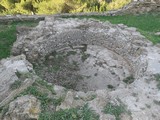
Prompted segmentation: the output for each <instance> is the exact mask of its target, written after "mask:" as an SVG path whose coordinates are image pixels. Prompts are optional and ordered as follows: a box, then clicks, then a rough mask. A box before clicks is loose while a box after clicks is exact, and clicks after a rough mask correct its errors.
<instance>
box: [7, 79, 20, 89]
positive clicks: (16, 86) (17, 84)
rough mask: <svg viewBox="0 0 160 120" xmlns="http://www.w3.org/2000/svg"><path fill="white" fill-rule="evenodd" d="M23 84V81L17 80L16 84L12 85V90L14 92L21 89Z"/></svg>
mask: <svg viewBox="0 0 160 120" xmlns="http://www.w3.org/2000/svg"><path fill="white" fill-rule="evenodd" d="M21 84H22V81H21V80H16V81H14V83H12V84H11V85H10V88H11V89H12V90H15V89H17V88H19V87H20V86H21Z"/></svg>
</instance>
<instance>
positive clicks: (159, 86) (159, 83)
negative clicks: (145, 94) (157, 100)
mask: <svg viewBox="0 0 160 120" xmlns="http://www.w3.org/2000/svg"><path fill="white" fill-rule="evenodd" d="M154 77H155V79H156V81H157V82H158V84H157V88H158V89H160V74H155V75H154Z"/></svg>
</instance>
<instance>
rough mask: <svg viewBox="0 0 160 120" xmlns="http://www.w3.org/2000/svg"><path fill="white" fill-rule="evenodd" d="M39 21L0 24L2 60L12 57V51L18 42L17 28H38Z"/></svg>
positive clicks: (0, 54)
mask: <svg viewBox="0 0 160 120" xmlns="http://www.w3.org/2000/svg"><path fill="white" fill-rule="evenodd" d="M37 23H38V22H37V21H23V22H22V21H21V22H9V23H0V59H2V58H6V57H9V56H10V50H11V47H12V45H13V43H14V42H15V41H16V26H22V25H23V26H36V25H37Z"/></svg>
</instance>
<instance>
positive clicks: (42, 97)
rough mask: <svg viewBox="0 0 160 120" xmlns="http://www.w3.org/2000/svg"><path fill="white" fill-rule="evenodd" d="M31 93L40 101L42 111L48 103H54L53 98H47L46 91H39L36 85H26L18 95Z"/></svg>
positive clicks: (46, 107)
mask: <svg viewBox="0 0 160 120" xmlns="http://www.w3.org/2000/svg"><path fill="white" fill-rule="evenodd" d="M27 94H30V95H33V96H35V97H36V98H37V99H39V100H40V102H41V109H42V111H45V110H47V109H48V108H49V106H50V105H52V104H53V105H54V101H55V100H54V99H52V98H49V97H48V94H47V93H42V92H40V91H39V90H38V89H37V87H36V86H30V87H28V88H27V89H26V90H25V91H24V92H22V93H21V94H20V95H19V96H23V95H27Z"/></svg>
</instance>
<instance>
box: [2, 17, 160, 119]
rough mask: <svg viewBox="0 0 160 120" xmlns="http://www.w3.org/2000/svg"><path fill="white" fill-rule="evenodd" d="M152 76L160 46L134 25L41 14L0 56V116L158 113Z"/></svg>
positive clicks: (159, 62)
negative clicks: (34, 25)
mask: <svg viewBox="0 0 160 120" xmlns="http://www.w3.org/2000/svg"><path fill="white" fill-rule="evenodd" d="M158 81H160V47H159V46H158V45H157V46H156V45H154V44H153V43H152V42H150V41H149V40H148V39H147V38H146V37H145V36H143V35H142V34H141V33H140V32H139V31H138V30H137V28H135V27H128V26H126V25H124V24H111V23H110V22H109V21H105V22H102V21H99V20H96V19H91V18H90V19H86V18H84V19H78V18H70V17H68V18H63V17H60V16H58V15H57V16H56V15H55V16H45V18H44V20H42V21H40V22H39V23H38V25H37V26H36V27H26V26H21V27H17V40H16V41H15V42H14V44H13V46H12V50H11V56H10V57H8V58H6V59H2V60H1V61H0V120H159V119H160V114H159V111H160V83H159V82H158ZM65 113H66V114H65ZM64 114H65V115H64ZM58 116H61V118H59V117H58ZM86 116H89V117H88V118H87V117H86Z"/></svg>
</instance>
